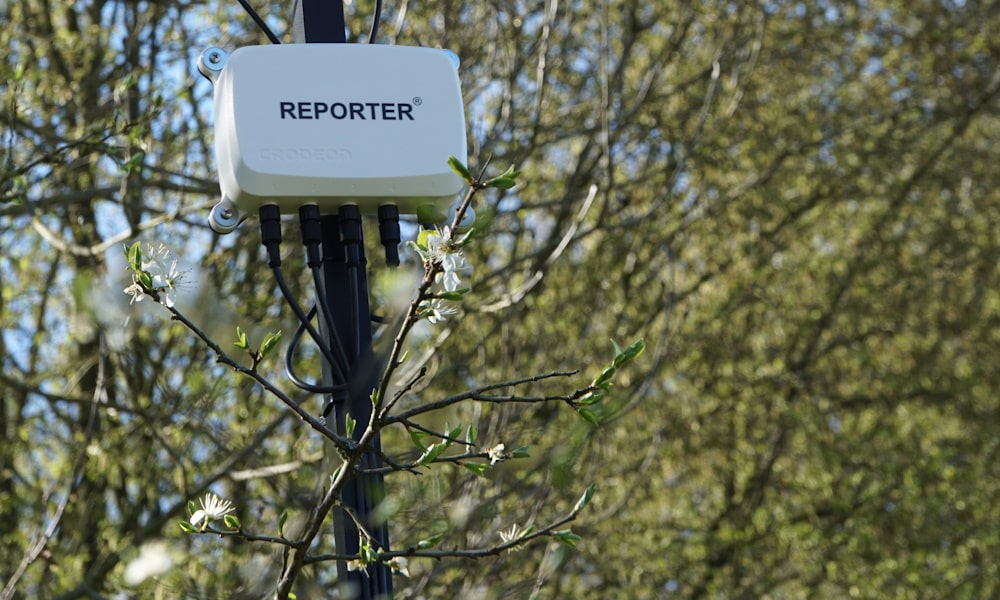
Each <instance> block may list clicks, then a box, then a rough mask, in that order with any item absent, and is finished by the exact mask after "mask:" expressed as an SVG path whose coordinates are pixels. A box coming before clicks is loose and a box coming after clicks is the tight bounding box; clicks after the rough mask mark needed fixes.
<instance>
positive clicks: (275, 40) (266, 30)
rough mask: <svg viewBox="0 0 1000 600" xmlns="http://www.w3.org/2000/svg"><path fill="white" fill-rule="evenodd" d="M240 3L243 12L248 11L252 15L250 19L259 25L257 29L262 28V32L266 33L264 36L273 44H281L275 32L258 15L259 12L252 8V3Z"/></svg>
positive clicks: (243, 0)
mask: <svg viewBox="0 0 1000 600" xmlns="http://www.w3.org/2000/svg"><path fill="white" fill-rule="evenodd" d="M239 2H240V6H242V7H243V10H245V11H247V13H248V14H249V15H250V18H251V19H253V22H254V23H256V24H257V27H260V30H261V31H263V32H264V35H266V36H267V39H268V40H270V41H271V43H272V44H280V43H281V40H279V39H278V36H276V35H274V32H273V31H271V28H270V27H268V26H267V23H265V22H264V19H261V18H260V15H258V14H257V11H255V10H254V9H253V7H252V6H250V3H249V2H248V1H247V0H239Z"/></svg>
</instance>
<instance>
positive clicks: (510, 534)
mask: <svg viewBox="0 0 1000 600" xmlns="http://www.w3.org/2000/svg"><path fill="white" fill-rule="evenodd" d="M499 533H500V543H502V544H510V543H511V542H515V541H517V540H518V539H519V538H521V537H522V536H524V533H525V532H524V531H523V530H521V529H520V528H518V526H517V523H515V524H513V525H511V526H510V529H508V530H507V531H504V530H502V529H501V530H500V532H499ZM521 548H522V547H521V545H520V544H516V545H514V546H511V547H510V548H509V549H508V550H507V551H508V552H517V551H519V550H521Z"/></svg>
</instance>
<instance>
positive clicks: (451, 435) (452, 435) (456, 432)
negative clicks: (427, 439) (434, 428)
mask: <svg viewBox="0 0 1000 600" xmlns="http://www.w3.org/2000/svg"><path fill="white" fill-rule="evenodd" d="M460 435H462V426H461V425H459V426H458V427H455V428H454V429H450V430H448V439H447V440H445V441H446V442H447V443H448V445H449V446H450V445H451V444H453V443H454V442H452V441H451V440H457V439H458V436H460Z"/></svg>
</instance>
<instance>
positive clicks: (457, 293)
mask: <svg viewBox="0 0 1000 600" xmlns="http://www.w3.org/2000/svg"><path fill="white" fill-rule="evenodd" d="M471 289H472V288H460V289H457V290H454V291H451V292H441V293H439V294H435V295H436V296H437V297H438V298H441V299H442V300H451V301H453V302H454V301H458V300H461V299H462V297H463V296H465V294H468V293H469V292H470V291H471Z"/></svg>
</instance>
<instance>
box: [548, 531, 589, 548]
mask: <svg viewBox="0 0 1000 600" xmlns="http://www.w3.org/2000/svg"><path fill="white" fill-rule="evenodd" d="M552 536H553V537H554V538H556V540H558V541H559V542H560V543H563V544H566V545H567V546H569V547H570V548H576V543H577V542H579V541H580V540H582V539H583V538H581V537H580V536H578V535H576V534H575V533H573V532H572V530H569V529H562V530H560V531H556V532H553V534H552Z"/></svg>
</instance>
